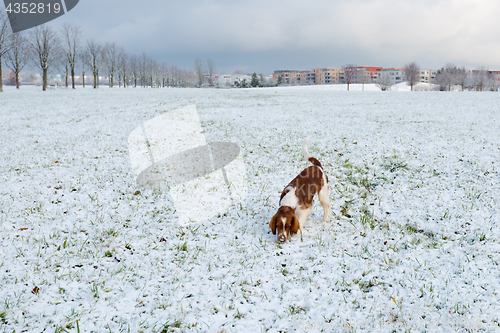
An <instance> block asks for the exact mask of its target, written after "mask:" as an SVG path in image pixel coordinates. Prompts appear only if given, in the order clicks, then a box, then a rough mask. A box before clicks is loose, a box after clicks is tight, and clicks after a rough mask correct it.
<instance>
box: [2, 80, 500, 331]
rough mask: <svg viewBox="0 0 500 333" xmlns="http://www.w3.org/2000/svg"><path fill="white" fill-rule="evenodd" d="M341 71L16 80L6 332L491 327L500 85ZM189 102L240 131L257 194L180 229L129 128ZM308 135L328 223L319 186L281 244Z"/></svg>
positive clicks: (220, 129)
mask: <svg viewBox="0 0 500 333" xmlns="http://www.w3.org/2000/svg"><path fill="white" fill-rule="evenodd" d="M345 88H346V87H345V86H343V87H342V86H314V87H284V88H281V87H280V88H265V89H240V90H203V89H132V88H130V89H116V88H115V89H108V88H105V87H102V88H100V89H98V90H93V89H89V88H85V89H82V88H80V89H77V90H75V91H73V90H66V89H56V90H49V91H47V92H45V93H43V92H41V91H40V88H39V87H22V88H21V90H20V91H16V90H15V89H11V88H10V87H6V89H5V92H4V93H3V94H0V115H1V118H2V122H1V123H0V134H1V137H2V138H3V144H2V145H1V146H0V160H1V163H0V202H1V203H0V235H1V236H0V237H1V238H0V239H1V247H0V258H1V259H0V300H3V301H2V302H0V327H1V328H2V330H3V331H6V332H7V331H8V332H12V331H14V330H15V331H16V332H21V331H26V332H31V331H34V332H40V331H43V330H44V329H45V330H46V331H52V330H56V331H68V332H70V331H71V332H76V331H77V325H78V329H79V330H80V331H82V332H92V331H93V332H102V331H111V332H121V331H130V332H161V331H165V332H170V331H172V332H181V331H182V332H190V331H192V332H196V331H198V332H221V331H225V332H241V331H249V330H251V331H262V332H264V331H269V332H279V331H281V332H284V331H287V332H293V331H296V332H304V331H307V332H321V331H327V332H328V331H366V332H371V331H374V330H375V331H381V332H392V331H393V330H397V331H401V330H410V329H411V330H414V331H430V330H436V331H455V330H457V331H466V330H480V329H482V330H486V331H495V330H499V325H500V324H499V317H500V315H499V313H500V305H499V298H500V295H499V290H500V279H499V277H500V267H499V264H500V254H499V250H500V244H499V238H500V231H499V222H500V221H499V217H500V216H499V210H498V204H499V199H498V198H499V197H500V186H499V182H498V168H499V157H500V147H499V139H500V135H499V131H498V124H497V123H496V118H497V117H498V116H499V108H498V105H499V96H500V95H498V94H496V93H491V92H480V93H477V92H451V93H449V92H432V91H417V92H408V91H401V90H403V88H404V87H402V88H401V89H398V91H386V92H381V91H378V88H376V87H375V86H374V85H365V87H364V91H361V86H356V85H351V91H349V92H348V91H345ZM405 89H406V88H405ZM188 105H195V106H196V107H197V110H198V114H199V117H200V120H201V124H202V127H203V130H204V134H205V137H206V140H207V142H215V141H225V142H235V143H237V144H238V145H239V146H240V147H241V149H242V154H243V160H244V162H245V166H246V176H247V182H248V184H247V185H248V195H247V197H246V199H245V200H244V201H243V202H242V204H241V205H237V206H236V207H232V208H231V209H230V210H229V211H227V212H225V213H222V214H220V215H219V216H216V217H213V218H210V219H208V220H205V221H199V222H193V223H191V224H189V225H187V226H183V225H181V224H180V223H179V221H178V219H177V215H176V211H175V207H174V205H173V202H172V198H171V197H170V195H169V193H168V191H165V190H163V191H162V190H148V189H143V188H141V187H139V186H138V185H136V184H135V183H134V173H133V171H132V165H131V161H130V157H129V151H128V137H129V135H130V133H131V132H132V131H133V130H134V129H136V128H137V127H138V126H140V125H141V124H143V123H144V122H146V121H148V120H151V119H153V118H155V117H157V116H160V115H163V114H165V113H166V112H169V111H174V110H176V109H179V108H182V107H185V106H188ZM308 135H312V138H311V140H310V142H309V152H310V153H311V154H312V155H313V156H315V157H316V158H318V159H319V160H320V161H321V163H322V164H323V166H324V168H325V171H326V173H327V174H328V176H329V179H330V186H331V187H332V190H331V191H330V201H331V206H332V221H331V222H330V223H324V222H323V221H322V218H323V209H322V207H321V205H320V204H319V203H318V202H317V200H316V204H315V206H314V210H313V215H312V216H311V217H310V218H309V220H308V221H307V223H306V224H305V225H303V226H302V234H299V235H296V236H293V237H292V239H291V241H290V242H287V243H284V244H279V243H277V242H276V236H275V235H273V234H272V233H271V232H270V230H269V227H268V224H269V221H270V219H271V217H272V215H273V214H274V213H275V212H276V210H277V208H278V201H279V196H280V193H281V191H282V190H283V187H284V186H285V185H287V184H288V183H289V181H290V180H291V179H293V178H294V177H295V176H296V175H297V174H298V173H299V172H300V171H301V170H302V169H303V168H305V167H307V166H308V162H306V161H305V160H304V158H303V156H302V152H301V144H302V141H303V139H304V138H305V137H307V136H308ZM138 192H139V193H138ZM37 289H38V291H37Z"/></svg>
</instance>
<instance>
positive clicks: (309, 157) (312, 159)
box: [302, 135, 323, 169]
mask: <svg viewBox="0 0 500 333" xmlns="http://www.w3.org/2000/svg"><path fill="white" fill-rule="evenodd" d="M309 139H311V136H310V135H309V136H308V137H307V138H306V139H305V140H304V143H303V144H302V153H303V154H304V157H305V158H306V160H308V161H309V162H311V163H312V164H313V165H316V166H318V167H320V168H321V169H323V166H322V165H321V163H320V162H319V161H318V160H317V159H316V158H315V157H314V156H312V155H311V154H309V152H308V151H307V144H308V143H309Z"/></svg>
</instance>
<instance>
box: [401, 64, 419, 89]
mask: <svg viewBox="0 0 500 333" xmlns="http://www.w3.org/2000/svg"><path fill="white" fill-rule="evenodd" d="M419 71H420V68H419V66H418V64H417V63H416V62H415V61H412V62H410V63H408V64H406V65H405V67H404V72H405V77H406V83H407V84H408V85H409V86H410V87H411V91H413V86H414V85H416V84H417V83H418V75H419Z"/></svg>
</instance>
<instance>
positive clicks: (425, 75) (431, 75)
mask: <svg viewBox="0 0 500 333" xmlns="http://www.w3.org/2000/svg"><path fill="white" fill-rule="evenodd" d="M418 74H419V76H418V80H419V81H420V82H423V83H431V82H434V79H435V78H436V75H437V70H434V69H420V70H419V73H418Z"/></svg>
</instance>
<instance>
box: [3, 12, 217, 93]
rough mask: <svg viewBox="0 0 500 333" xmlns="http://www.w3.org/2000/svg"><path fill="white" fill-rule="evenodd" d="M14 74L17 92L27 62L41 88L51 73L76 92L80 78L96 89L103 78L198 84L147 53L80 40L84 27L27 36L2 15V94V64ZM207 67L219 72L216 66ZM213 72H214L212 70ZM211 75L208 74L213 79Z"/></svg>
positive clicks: (116, 82) (118, 82) (152, 84)
mask: <svg viewBox="0 0 500 333" xmlns="http://www.w3.org/2000/svg"><path fill="white" fill-rule="evenodd" d="M3 59H5V63H6V65H7V67H8V68H10V69H11V70H12V72H13V73H14V76H15V84H16V87H17V88H18V89H19V86H20V79H19V74H20V72H21V71H22V70H23V69H24V68H25V66H26V65H27V64H29V63H31V64H33V65H35V66H36V67H37V68H38V69H39V70H40V71H41V74H42V89H43V90H44V91H45V90H46V89H47V85H48V78H49V74H51V73H60V74H61V75H62V76H63V77H64V79H65V85H66V87H69V85H70V81H71V87H72V88H73V89H75V88H76V81H77V76H79V79H80V82H81V84H82V85H83V87H85V84H86V82H85V78H86V76H92V78H93V87H94V88H97V87H98V86H99V83H100V82H99V78H100V77H104V78H107V80H108V85H109V87H111V88H112V87H115V86H116V85H118V86H119V87H122V86H123V87H127V86H133V87H137V86H138V85H139V86H141V87H156V88H160V87H188V86H194V85H195V84H196V75H195V73H193V72H192V71H186V70H183V69H180V68H178V67H177V66H171V65H169V64H167V63H165V62H158V61H156V60H155V59H152V58H150V57H148V56H147V55H146V54H145V53H143V54H142V55H140V56H136V55H128V54H127V53H126V52H125V50H124V48H123V47H120V46H118V45H117V44H116V43H114V42H112V43H105V44H100V43H97V42H96V41H94V40H87V41H86V42H83V41H82V32H81V29H80V28H79V27H78V26H76V25H74V24H69V23H66V24H63V25H62V27H61V29H60V30H59V31H56V30H55V29H53V28H52V27H51V26H49V25H41V26H38V27H35V28H33V29H32V30H31V31H30V33H29V34H25V33H22V32H17V33H12V32H11V30H10V27H9V24H8V18H7V15H6V14H5V13H3V12H0V92H1V91H3V85H2V60H3ZM208 68H209V69H211V70H214V69H215V66H214V65H213V62H211V63H210V62H208ZM211 73H213V72H211ZM212 77H213V74H211V75H210V78H211V80H213V79H212Z"/></svg>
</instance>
